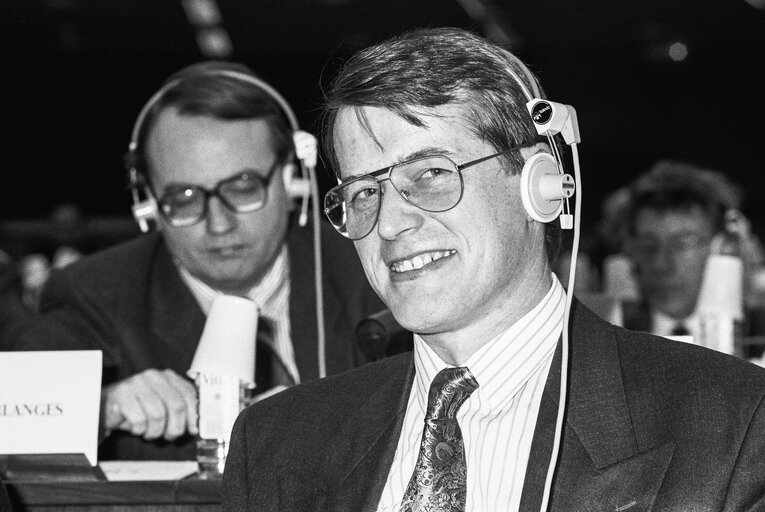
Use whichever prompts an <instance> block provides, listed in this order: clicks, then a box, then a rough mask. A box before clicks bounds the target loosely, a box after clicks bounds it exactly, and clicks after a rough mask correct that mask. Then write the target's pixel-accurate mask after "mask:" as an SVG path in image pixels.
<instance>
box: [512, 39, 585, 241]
mask: <svg viewBox="0 0 765 512" xmlns="http://www.w3.org/2000/svg"><path fill="white" fill-rule="evenodd" d="M510 56H511V57H512V58H513V59H514V61H515V62H516V64H517V65H518V67H519V68H520V69H521V70H522V71H523V72H524V74H526V78H527V80H528V82H529V84H530V85H531V87H532V88H533V94H532V91H529V89H528V87H526V84H525V83H524V82H523V80H521V77H519V76H518V74H517V73H516V72H515V71H514V70H513V69H512V68H511V67H509V66H508V67H507V72H508V73H509V74H510V76H512V77H513V79H514V80H515V82H516V83H517V84H518V86H519V87H520V89H521V91H523V94H524V96H525V97H526V108H527V109H528V111H529V114H530V115H531V120H532V121H533V122H534V127H535V128H536V130H537V134H539V135H545V136H547V138H548V141H549V143H550V148H551V150H552V151H553V154H549V153H537V154H535V155H532V156H531V157H529V158H528V159H527V160H526V162H525V164H524V165H523V169H522V170H521V200H522V201H523V206H524V208H525V209H526V212H527V213H528V215H529V217H531V218H532V219H534V220H536V221H539V222H551V221H553V220H555V219H556V218H557V217H558V216H560V219H561V228H563V229H572V228H573V217H572V215H571V212H570V209H569V208H568V204H567V201H565V200H567V199H568V198H569V197H571V196H572V195H573V194H574V192H575V190H576V185H575V180H574V178H573V177H572V176H571V175H570V174H566V173H565V172H564V171H563V163H562V160H561V156H560V153H559V152H558V149H557V148H558V147H557V145H556V144H555V143H554V142H553V140H552V137H553V136H554V135H556V134H559V133H560V134H561V135H562V136H563V139H564V140H565V142H566V143H567V144H568V145H573V144H578V143H579V142H580V137H579V124H578V123H577V119H576V111H575V110H574V107H572V106H570V105H564V104H562V103H556V102H554V101H549V100H546V99H542V98H541V95H540V94H539V88H538V85H537V81H536V79H535V78H534V76H533V75H532V74H531V72H530V71H529V69H528V68H527V67H526V65H525V64H524V63H523V62H521V61H520V60H518V59H517V58H515V56H514V55H512V54H510ZM575 164H576V165H577V166H578V161H577V162H575ZM564 202H565V203H566V207H565V213H563V212H564Z"/></svg>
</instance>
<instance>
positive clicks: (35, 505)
mask: <svg viewBox="0 0 765 512" xmlns="http://www.w3.org/2000/svg"><path fill="white" fill-rule="evenodd" d="M6 486H7V487H8V492H9V494H10V495H11V501H12V503H13V504H14V507H15V508H14V511H15V510H16V509H17V508H18V509H19V510H20V511H31V510H75V509H76V510H132V509H134V508H135V509H136V510H168V509H170V508H177V507H174V506H177V505H183V507H182V509H183V510H189V508H194V509H197V510H219V509H220V488H221V481H220V480H199V479H196V478H189V479H184V480H176V481H132V482H109V481H97V482H56V481H23V480H10V481H6ZM193 505H200V507H193ZM190 506H192V507H190Z"/></svg>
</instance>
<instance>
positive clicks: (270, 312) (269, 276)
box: [178, 245, 300, 383]
mask: <svg viewBox="0 0 765 512" xmlns="http://www.w3.org/2000/svg"><path fill="white" fill-rule="evenodd" d="M178 267H179V269H180V272H181V277H182V278H183V280H184V282H185V283H186V284H187V285H188V287H189V289H190V290H191V293H192V294H193V295H194V297H195V298H196V300H197V302H198V303H199V306H200V307H201V308H202V311H204V313H205V315H207V314H208V313H209V312H210V308H211V307H212V303H213V299H215V297H216V296H218V295H222V292H220V291H218V290H214V289H213V288H211V287H209V286H208V285H207V284H205V283H203V282H202V281H200V280H199V279H197V278H196V277H194V276H192V275H191V274H190V273H189V272H188V270H186V269H185V268H183V267H182V266H180V265H178ZM247 297H248V298H250V299H252V300H253V301H254V302H255V304H256V305H257V306H258V315H259V316H260V319H262V318H267V319H268V320H269V321H270V322H271V325H272V326H273V331H274V344H275V347H273V348H274V349H275V351H276V353H277V354H278V356H279V358H280V359H281V360H282V362H283V363H284V365H285V366H286V368H287V370H288V371H289V372H290V375H292V377H293V379H294V380H295V383H299V382H300V373H299V372H298V368H297V362H296V361H295V350H294V348H293V346H292V328H291V324H290V273H289V254H288V252H287V246H286V245H285V246H284V247H282V250H281V252H280V253H279V255H278V256H277V257H276V260H275V261H274V264H273V265H272V266H271V268H269V269H268V270H267V271H266V273H265V275H264V276H263V278H262V279H261V280H260V283H258V284H257V285H256V286H255V287H254V288H252V289H251V290H250V291H249V293H248V294H247ZM254 341H255V340H253V343H254Z"/></svg>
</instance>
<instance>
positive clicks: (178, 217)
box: [159, 170, 271, 226]
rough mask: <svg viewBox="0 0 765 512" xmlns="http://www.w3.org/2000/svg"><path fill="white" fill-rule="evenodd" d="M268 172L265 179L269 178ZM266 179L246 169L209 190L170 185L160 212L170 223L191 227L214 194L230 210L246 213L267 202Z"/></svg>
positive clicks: (194, 186)
mask: <svg viewBox="0 0 765 512" xmlns="http://www.w3.org/2000/svg"><path fill="white" fill-rule="evenodd" d="M270 176H271V173H269V175H268V177H267V178H270ZM267 186H268V184H267V181H266V179H264V178H263V177H262V176H261V175H260V174H258V173H257V172H256V171H252V170H250V171H245V172H242V173H239V174H237V175H235V176H232V177H230V178H226V179H224V180H222V181H220V182H218V184H217V185H215V187H214V188H213V189H212V190H208V189H206V188H204V187H202V186H199V185H185V184H184V185H170V186H168V187H167V188H166V189H165V192H164V194H163V195H162V198H161V199H160V201H159V203H160V207H161V209H162V213H163V214H164V215H165V217H166V218H167V219H168V221H169V222H170V224H172V225H173V226H190V225H192V224H196V223H197V222H199V221H200V220H202V219H203V218H204V217H205V215H206V214H207V202H208V199H209V198H210V197H212V196H216V197H218V198H219V199H220V201H221V202H222V203H223V204H224V205H225V206H226V207H227V208H229V209H230V210H231V211H233V212H235V213H247V212H251V211H255V210H257V209H258V208H261V207H262V206H263V205H264V204H265V201H266V189H267Z"/></svg>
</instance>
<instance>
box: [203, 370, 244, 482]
mask: <svg viewBox="0 0 765 512" xmlns="http://www.w3.org/2000/svg"><path fill="white" fill-rule="evenodd" d="M195 384H196V387H197V393H198V398H199V402H198V412H199V423H198V426H199V434H198V435H197V463H198V465H199V471H198V476H199V478H202V479H215V478H221V477H222V476H223V470H224V469H225V466H226V456H227V454H228V447H229V440H230V438H231V429H232V428H233V426H234V421H235V420H236V417H237V416H238V415H239V412H240V411H241V410H242V408H243V406H244V405H245V402H244V391H243V389H242V386H241V385H240V382H239V379H238V378H236V377H232V376H229V375H211V374H205V373H200V374H199V375H198V376H197V378H196V380H195Z"/></svg>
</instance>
